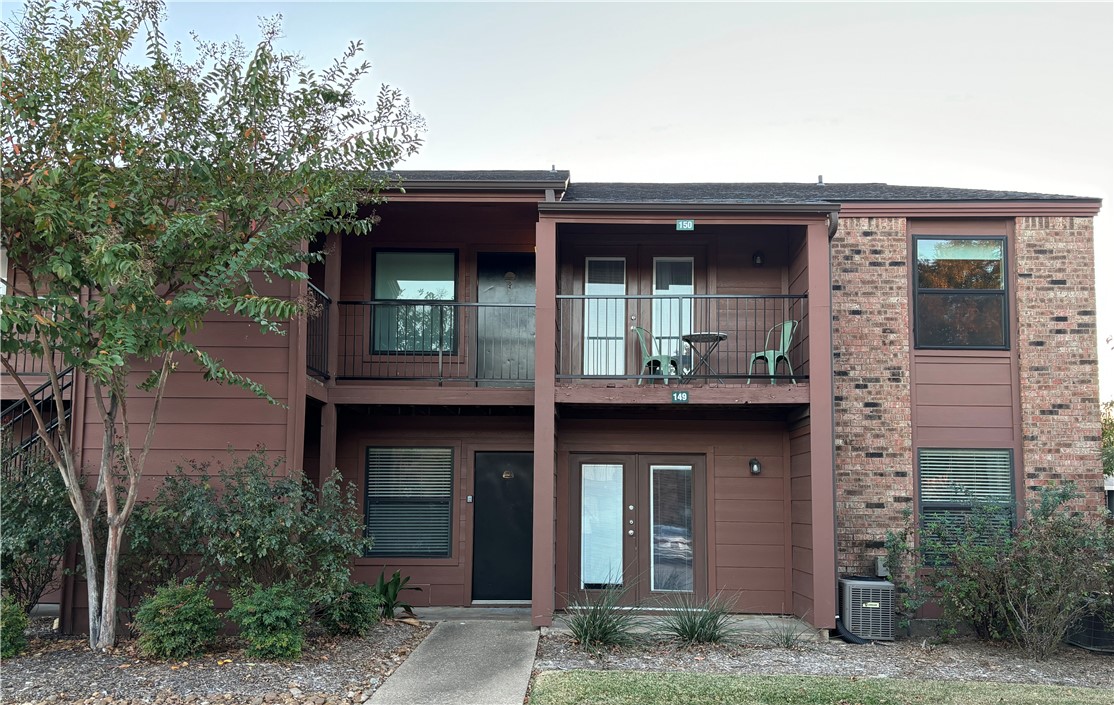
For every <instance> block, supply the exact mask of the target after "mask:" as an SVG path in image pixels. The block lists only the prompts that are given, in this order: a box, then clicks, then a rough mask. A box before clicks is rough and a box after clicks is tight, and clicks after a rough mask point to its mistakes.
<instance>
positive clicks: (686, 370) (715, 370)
mask: <svg viewBox="0 0 1114 705" xmlns="http://www.w3.org/2000/svg"><path fill="white" fill-rule="evenodd" d="M807 304H808V297H807V295H798V294H787V295H775V296H757V295H755V296H736V295H717V294H713V295H685V296H648V295H644V296H637V295H636V296H587V295H559V296H558V297H557V322H558V333H557V341H558V352H557V379H558V380H564V381H566V383H569V382H575V381H597V382H603V381H606V382H609V383H614V381H616V380H636V381H637V382H638V383H640V384H641V383H646V382H683V383H687V384H704V385H709V384H718V385H733V384H748V383H752V382H757V383H762V384H778V383H782V384H784V383H788V382H802V381H807V380H808V367H809V366H808V345H807V338H808V320H807V308H808V307H807ZM790 321H795V322H796V326H795V328H794V330H793V335H792V337H791V338H790V339H789V340H788V341H787V343H785V344H784V346H785V354H786V357H787V359H788V361H789V365H788V366H787V365H786V364H785V362H784V361H782V360H779V361H778V364H777V365H775V369H768V368H767V366H766V362H765V358H764V357H763V356H762V355H761V353H762V352H763V351H766V350H778V349H780V348H781V347H782V346H783V341H782V339H781V338H782V336H781V333H782V330H781V326H782V324H784V323H786V322H790ZM636 329H641V330H636ZM640 334H642V335H643V336H644V337H643V340H642V341H640V340H639V335H640ZM643 342H644V343H645V348H646V350H645V352H644V351H643ZM756 354H758V355H757V357H756ZM771 357H774V358H776V357H777V356H776V355H772V356H771ZM644 359H648V360H649V362H648V364H646V365H644V364H643V360H644ZM790 366H791V368H792V371H790ZM608 386H611V385H610V384H609V385H608Z"/></svg>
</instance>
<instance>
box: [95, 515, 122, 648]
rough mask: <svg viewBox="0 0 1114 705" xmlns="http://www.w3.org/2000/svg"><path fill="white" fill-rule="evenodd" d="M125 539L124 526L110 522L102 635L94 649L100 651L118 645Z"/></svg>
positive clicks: (105, 549) (106, 552)
mask: <svg viewBox="0 0 1114 705" xmlns="http://www.w3.org/2000/svg"><path fill="white" fill-rule="evenodd" d="M123 538H124V527H123V524H117V523H116V521H115V518H111V519H109V521H108V538H107V539H105V544H104V592H103V595H102V597H101V617H100V620H101V633H100V638H99V639H98V640H97V645H96V646H95V647H94V648H96V649H97V650H98V651H104V650H105V649H107V648H109V647H111V646H115V645H116V583H117V578H118V572H119V571H118V570H117V567H118V565H119V563H120V544H121V543H122V541H123Z"/></svg>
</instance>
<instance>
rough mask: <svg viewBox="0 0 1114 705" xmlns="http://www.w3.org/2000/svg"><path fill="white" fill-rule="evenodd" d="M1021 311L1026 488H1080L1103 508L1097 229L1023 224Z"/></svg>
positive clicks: (1080, 223)
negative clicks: (1064, 484) (1055, 484)
mask: <svg viewBox="0 0 1114 705" xmlns="http://www.w3.org/2000/svg"><path fill="white" fill-rule="evenodd" d="M1016 232H1017V244H1016V253H1017V254H1016V257H1017V272H1018V282H1017V294H1016V296H1017V308H1018V318H1019V321H1018V349H1019V350H1020V352H1021V359H1020V362H1021V422H1022V443H1023V446H1022V448H1023V457H1024V462H1025V487H1026V488H1027V489H1031V488H1033V487H1035V486H1038V485H1044V484H1048V483H1050V482H1061V481H1066V480H1072V481H1074V482H1075V483H1076V484H1077V485H1078V486H1079V488H1080V489H1081V490H1083V492H1084V493H1085V497H1084V498H1083V500H1081V501H1080V502H1079V505H1080V506H1081V507H1086V508H1087V509H1091V510H1096V509H1098V508H1100V507H1102V506H1104V503H1103V490H1102V484H1103V482H1102V468H1101V460H1100V455H1099V445H1100V427H1099V389H1098V350H1097V347H1096V346H1097V344H1098V342H1097V339H1096V330H1095V272H1094V243H1093V236H1094V226H1093V221H1092V219H1091V218H1071V217H1059V218H1018V219H1017V222H1016Z"/></svg>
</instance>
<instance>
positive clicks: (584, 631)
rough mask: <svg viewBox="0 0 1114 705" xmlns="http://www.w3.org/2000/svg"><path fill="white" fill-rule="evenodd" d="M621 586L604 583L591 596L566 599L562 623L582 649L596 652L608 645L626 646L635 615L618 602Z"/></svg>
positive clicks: (622, 594)
mask: <svg viewBox="0 0 1114 705" xmlns="http://www.w3.org/2000/svg"><path fill="white" fill-rule="evenodd" d="M626 592H627V589H626V588H625V587H608V588H604V589H603V590H600V591H599V592H598V593H597V594H596V595H595V596H591V595H586V596H585V597H584V598H583V599H574V600H569V608H568V614H567V615H566V616H565V624H566V625H567V626H568V628H569V631H571V632H572V636H573V638H574V639H576V641H577V642H578V643H579V644H580V645H581V646H583V647H584V648H585V649H586V650H588V651H589V652H593V653H598V652H600V651H602V650H603V649H604V648H607V647H609V646H626V645H628V644H630V643H631V642H632V641H633V637H632V635H631V630H632V629H633V628H634V626H635V616H634V613H633V612H631V610H630V608H629V607H625V606H623V605H621V604H620V603H621V602H622V600H623V596H624V595H625V594H626Z"/></svg>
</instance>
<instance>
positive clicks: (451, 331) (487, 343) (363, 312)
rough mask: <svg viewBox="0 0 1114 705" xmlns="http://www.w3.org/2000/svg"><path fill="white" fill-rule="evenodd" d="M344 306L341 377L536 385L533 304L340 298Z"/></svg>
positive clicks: (340, 306) (440, 383) (339, 339)
mask: <svg viewBox="0 0 1114 705" xmlns="http://www.w3.org/2000/svg"><path fill="white" fill-rule="evenodd" d="M337 308H338V311H339V327H340V330H339V331H338V332H337V338H336V339H337V344H338V345H339V349H338V355H337V370H336V379H337V381H342V380H386V381H398V382H403V381H406V382H426V383H436V384H437V385H438V386H446V385H455V386H475V387H530V386H533V383H534V333H535V323H534V321H535V308H534V305H533V304H481V303H469V302H456V301H424V300H423V301H340V302H338V304H337Z"/></svg>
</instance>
